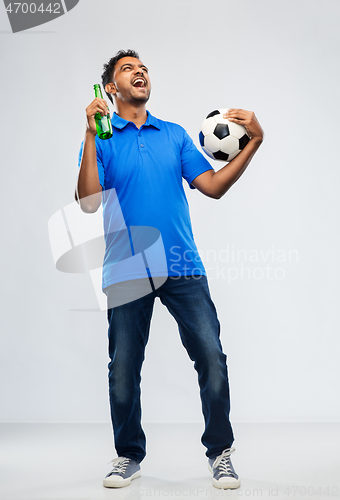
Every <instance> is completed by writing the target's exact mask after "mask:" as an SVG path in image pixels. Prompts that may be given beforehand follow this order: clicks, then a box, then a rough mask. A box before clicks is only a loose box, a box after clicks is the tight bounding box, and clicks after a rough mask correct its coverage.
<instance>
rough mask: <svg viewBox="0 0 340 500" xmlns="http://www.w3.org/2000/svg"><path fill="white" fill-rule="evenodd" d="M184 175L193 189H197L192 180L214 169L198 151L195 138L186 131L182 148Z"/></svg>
mask: <svg viewBox="0 0 340 500" xmlns="http://www.w3.org/2000/svg"><path fill="white" fill-rule="evenodd" d="M181 163H182V175H183V177H184V179H185V180H186V181H187V183H188V184H189V186H190V188H191V189H195V187H194V186H192V185H191V183H192V181H193V180H194V179H195V178H196V177H197V176H198V175H200V174H203V172H206V171H207V170H213V168H212V166H211V165H210V163H209V162H208V160H207V159H206V158H204V156H203V154H202V153H201V152H200V151H198V149H197V148H196V146H195V144H194V143H193V140H192V139H191V137H189V135H188V133H187V132H186V131H184V139H183V145H182V150H181Z"/></svg>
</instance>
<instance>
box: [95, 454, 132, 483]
mask: <svg viewBox="0 0 340 500" xmlns="http://www.w3.org/2000/svg"><path fill="white" fill-rule="evenodd" d="M111 462H112V463H113V469H112V471H111V472H109V474H108V475H107V476H106V477H105V478H104V481H103V485H104V486H105V487H106V488H123V487H124V486H128V485H129V484H130V483H131V481H132V479H136V477H139V476H140V475H141V472H140V465H139V463H138V462H136V461H135V460H132V458H126V457H118V458H115V459H113V460H111ZM111 462H110V463H111Z"/></svg>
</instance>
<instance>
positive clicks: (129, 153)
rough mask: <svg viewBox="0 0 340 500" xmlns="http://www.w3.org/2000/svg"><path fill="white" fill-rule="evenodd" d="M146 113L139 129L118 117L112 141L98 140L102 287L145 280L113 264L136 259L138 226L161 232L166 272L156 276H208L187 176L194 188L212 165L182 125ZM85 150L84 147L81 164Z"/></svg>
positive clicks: (155, 272) (159, 269)
mask: <svg viewBox="0 0 340 500" xmlns="http://www.w3.org/2000/svg"><path fill="white" fill-rule="evenodd" d="M147 115H148V116H147V120H146V122H145V123H144V125H142V126H141V127H140V128H139V129H138V128H137V127H136V125H135V124H134V123H133V122H128V121H127V120H124V119H123V118H121V117H120V116H118V115H117V114H116V113H114V114H113V117H112V129H113V136H112V137H111V139H107V140H101V139H99V138H98V136H96V150H97V163H98V174H99V181H100V184H101V185H102V188H103V215H104V232H105V240H106V250H105V257H104V263H103V280H102V285H103V288H106V287H108V286H109V285H111V284H114V283H117V282H120V281H126V280H130V279H136V278H142V277H144V275H143V273H140V272H139V271H138V270H136V269H135V268H133V266H130V267H129V266H128V265H127V266H125V267H124V271H123V272H122V271H120V272H119V273H118V275H117V273H116V272H115V271H117V266H115V265H112V264H115V263H117V262H118V261H122V260H124V259H127V258H129V257H130V256H131V255H134V251H135V249H134V248H133V244H132V241H131V231H130V230H129V228H131V227H134V228H136V227H137V226H143V227H149V228H156V230H158V231H159V233H160V235H161V240H162V242H163V245H164V250H165V257H166V269H164V266H163V267H162V266H161V265H160V266H159V268H158V269H157V266H156V268H155V267H154V268H153V272H152V275H153V276H164V275H166V276H190V275H200V274H204V275H205V274H206V272H205V269H204V266H203V263H202V261H201V258H200V256H199V254H198V251H197V247H196V244H195V241H194V236H193V232H192V227H191V221H190V215H189V206H188V202H187V198H186V196H185V192H184V188H183V178H184V179H185V180H186V181H187V182H188V184H189V186H190V187H191V188H193V186H191V182H192V181H193V180H194V179H195V178H196V177H197V176H198V175H200V174H202V173H203V172H205V171H207V170H211V169H212V167H211V165H210V163H209V162H208V161H207V159H206V158H205V157H204V156H203V155H202V153H201V152H200V151H198V149H197V148H196V146H195V145H194V143H193V141H192V139H191V138H190V137H189V135H188V134H187V132H186V131H185V130H184V129H183V128H182V127H181V126H180V125H177V124H175V123H171V122H166V121H162V120H159V119H157V118H155V117H154V116H152V115H151V114H150V113H149V112H147ZM82 148H83V144H82V145H81V150H80V154H79V165H80V161H81V156H82ZM108 193H109V195H108ZM115 207H116V209H117V207H118V208H119V210H116V209H115ZM115 213H116V214H118V215H116V216H115ZM121 215H123V220H122V217H121ZM147 239H148V237H146V240H147ZM151 239H152V238H151ZM127 241H129V243H130V244H129V245H126V242H127ZM163 253H164V252H163ZM126 262H129V261H128V260H127V261H126ZM120 269H122V267H120Z"/></svg>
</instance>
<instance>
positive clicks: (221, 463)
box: [208, 448, 241, 489]
mask: <svg viewBox="0 0 340 500" xmlns="http://www.w3.org/2000/svg"><path fill="white" fill-rule="evenodd" d="M234 451H235V448H227V449H226V450H224V451H223V453H222V454H221V455H219V456H218V457H215V458H209V461H208V469H209V470H210V472H211V473H212V475H213V486H215V488H223V489H229V488H239V487H240V484H241V481H240V480H239V478H238V475H237V474H236V472H235V470H234V467H233V464H232V463H231V460H230V455H231V453H233V452H234Z"/></svg>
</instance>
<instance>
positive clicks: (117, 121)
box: [112, 111, 160, 130]
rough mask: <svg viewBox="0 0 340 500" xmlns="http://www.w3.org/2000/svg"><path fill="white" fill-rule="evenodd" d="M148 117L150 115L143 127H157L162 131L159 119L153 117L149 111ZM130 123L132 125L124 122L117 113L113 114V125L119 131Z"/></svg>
mask: <svg viewBox="0 0 340 500" xmlns="http://www.w3.org/2000/svg"><path fill="white" fill-rule="evenodd" d="M147 115H148V117H147V119H146V122H145V123H144V125H143V127H149V126H150V125H151V126H152V127H155V128H157V129H158V130H160V125H159V121H158V120H157V118H156V117H155V116H152V114H151V113H150V112H149V111H147ZM128 123H131V122H129V121H127V120H124V118H122V117H121V116H119V115H117V113H116V112H114V113H113V116H112V125H113V126H114V127H116V128H119V129H123V128H124V127H126V125H127V124H128Z"/></svg>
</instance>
